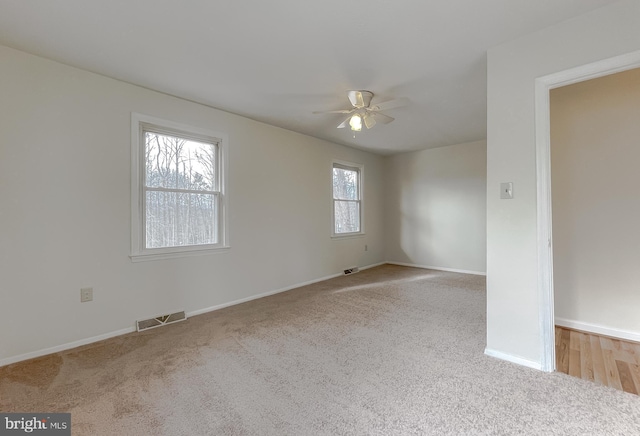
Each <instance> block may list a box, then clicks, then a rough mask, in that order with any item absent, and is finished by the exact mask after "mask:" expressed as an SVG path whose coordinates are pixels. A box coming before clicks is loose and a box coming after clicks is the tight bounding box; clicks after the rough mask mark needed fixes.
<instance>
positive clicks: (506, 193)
mask: <svg viewBox="0 0 640 436" xmlns="http://www.w3.org/2000/svg"><path fill="white" fill-rule="evenodd" d="M500 198H501V199H503V200H511V199H512V198H513V183H512V182H504V183H500Z"/></svg>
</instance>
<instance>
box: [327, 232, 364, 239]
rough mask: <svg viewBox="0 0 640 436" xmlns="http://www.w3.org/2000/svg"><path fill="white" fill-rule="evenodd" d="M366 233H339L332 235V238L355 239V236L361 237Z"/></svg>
mask: <svg viewBox="0 0 640 436" xmlns="http://www.w3.org/2000/svg"><path fill="white" fill-rule="evenodd" d="M365 235H366V233H364V232H359V233H344V234H341V235H340V234H337V235H335V234H334V235H331V239H353V238H359V237H360V236H365Z"/></svg>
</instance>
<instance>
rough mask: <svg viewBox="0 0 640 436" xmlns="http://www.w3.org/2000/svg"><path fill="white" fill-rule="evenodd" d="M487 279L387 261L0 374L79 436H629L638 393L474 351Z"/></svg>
mask: <svg viewBox="0 0 640 436" xmlns="http://www.w3.org/2000/svg"><path fill="white" fill-rule="evenodd" d="M485 307H486V298H485V285H484V278H483V277H478V276H470V275H463V274H454V273H445V272H438V271H430V270H421V269H414V268H404V267H398V266H391V265H385V266H382V267H378V268H374V269H371V270H367V271H363V272H361V273H358V274H354V275H351V276H346V277H340V278H337V279H333V280H329V281H326V282H322V283H318V284H315V285H310V286H305V287H303V288H299V289H296V290H293V291H290V292H286V293H283V294H279V295H276V296H273V297H268V298H263V299H260V300H256V301H252V302H249V303H245V304H242V305H238V306H234V307H230V308H227V309H224V310H220V311H217V312H213V313H210V314H206V315H202V316H198V317H194V318H191V319H189V320H188V321H186V322H183V323H178V324H175V325H171V326H167V327H162V328H159V329H155V330H150V331H148V332H145V333H134V334H130V335H126V336H122V337H119V338H115V339H111V340H107V341H104V342H101V343H97V344H93V345H90V346H86V347H82V348H80V349H75V350H71V351H67V352H63V353H58V354H55V355H51V356H47V357H43V358H39V359H35V360H32V361H29V362H23V363H19V364H15V365H11V366H7V367H3V368H0V410H1V411H3V412H10V411H20V412H36V411H37V412H56V411H59V412H71V414H72V425H73V427H72V428H73V434H74V435H111V434H112V435H151V434H153V435H395V434H399V435H402V434H433V435H443V434H456V435H459V434H466V435H476V434H478V435H489V434H495V435H511V434H521V435H555V434H557V435H635V434H640V397H638V396H635V395H631V394H626V393H623V392H620V391H616V390H614V389H611V388H605V387H600V386H597V385H595V384H593V383H590V382H587V381H583V380H579V379H577V378H573V377H569V376H566V375H564V374H558V373H554V374H547V373H542V372H538V371H535V370H532V369H528V368H524V367H520V366H517V365H514V364H511V363H508V362H503V361H500V360H496V359H493V358H490V357H487V356H485V355H484V354H483V349H484V346H485Z"/></svg>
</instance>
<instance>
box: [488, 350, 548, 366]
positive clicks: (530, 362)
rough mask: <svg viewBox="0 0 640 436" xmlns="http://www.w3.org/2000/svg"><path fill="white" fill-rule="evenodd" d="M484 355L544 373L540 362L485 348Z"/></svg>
mask: <svg viewBox="0 0 640 436" xmlns="http://www.w3.org/2000/svg"><path fill="white" fill-rule="evenodd" d="M484 354H486V355H487V356H491V357H495V358H496V359H500V360H506V361H507V362H511V363H516V364H518V365H522V366H526V367H527V368H533V369H537V370H538V371H542V365H540V362H534V361H533V360H529V359H525V358H524V357H520V356H514V355H512V354H507V353H503V352H502V351H496V350H492V349H490V348H485V349H484Z"/></svg>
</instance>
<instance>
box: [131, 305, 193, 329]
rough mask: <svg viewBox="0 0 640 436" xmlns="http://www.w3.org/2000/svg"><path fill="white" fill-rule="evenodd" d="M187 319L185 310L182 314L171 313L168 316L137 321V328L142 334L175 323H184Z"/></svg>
mask: <svg viewBox="0 0 640 436" xmlns="http://www.w3.org/2000/svg"><path fill="white" fill-rule="evenodd" d="M185 319H187V315H186V314H185V313H184V310H181V311H180V312H175V313H170V314H168V315H160V316H156V317H154V318H149V319H143V320H140V321H136V327H137V328H138V331H139V332H141V331H143V330H149V329H153V328H156V327H162V326H163V325H167V324H173V323H174V322H178V321H184V320H185Z"/></svg>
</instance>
